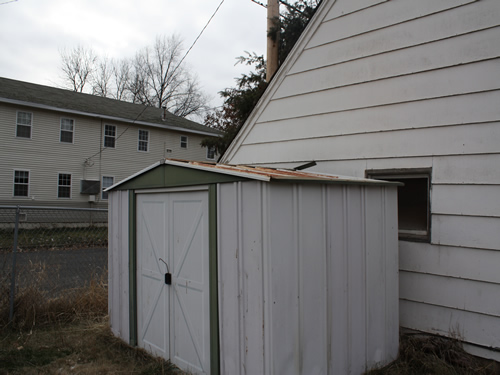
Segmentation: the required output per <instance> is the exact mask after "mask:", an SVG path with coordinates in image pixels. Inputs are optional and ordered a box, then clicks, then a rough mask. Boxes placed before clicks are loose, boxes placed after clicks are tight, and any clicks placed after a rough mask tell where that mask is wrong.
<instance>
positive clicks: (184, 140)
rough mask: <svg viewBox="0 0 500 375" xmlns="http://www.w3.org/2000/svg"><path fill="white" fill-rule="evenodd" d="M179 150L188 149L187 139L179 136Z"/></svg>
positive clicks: (184, 136)
mask: <svg viewBox="0 0 500 375" xmlns="http://www.w3.org/2000/svg"><path fill="white" fill-rule="evenodd" d="M181 148H188V137H187V136H186V135H181Z"/></svg>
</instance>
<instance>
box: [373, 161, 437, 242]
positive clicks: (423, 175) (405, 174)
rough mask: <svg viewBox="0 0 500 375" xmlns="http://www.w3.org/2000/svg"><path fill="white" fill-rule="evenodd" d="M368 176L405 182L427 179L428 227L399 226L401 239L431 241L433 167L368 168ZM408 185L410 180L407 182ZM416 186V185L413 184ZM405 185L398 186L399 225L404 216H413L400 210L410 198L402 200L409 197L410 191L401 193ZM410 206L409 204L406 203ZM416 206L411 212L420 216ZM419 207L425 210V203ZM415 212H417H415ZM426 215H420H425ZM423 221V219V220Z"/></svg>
mask: <svg viewBox="0 0 500 375" xmlns="http://www.w3.org/2000/svg"><path fill="white" fill-rule="evenodd" d="M366 177H368V178H375V179H378V180H387V181H398V182H403V183H404V182H405V181H409V180H416V179H419V180H423V179H426V180H427V191H426V202H425V204H426V213H425V214H426V229H425V230H423V229H421V228H418V229H417V228H398V232H399V239H400V240H404V241H415V242H430V241H431V218H432V211H431V189H432V169H431V168H414V169H382V170H376V169H374V170H367V171H366ZM407 185H408V182H407ZM413 186H415V185H413ZM403 188H404V186H400V187H398V220H399V225H400V223H401V220H405V219H404V218H405V217H406V218H408V217H412V216H411V215H404V214H402V213H401V212H400V210H401V209H402V208H403V207H405V206H403V205H404V204H405V203H407V202H408V200H406V201H405V200H402V199H407V197H408V196H409V195H408V191H407V193H406V195H404V194H402V193H401V190H400V189H403ZM420 195H421V196H420V197H419V198H422V196H423V194H420ZM411 196H412V197H413V196H414V195H411ZM417 202H418V200H417ZM406 207H407V208H408V205H406ZM414 207H415V206H414V205H412V206H411V211H410V212H411V213H412V215H413V217H419V215H418V214H419V212H418V211H419V210H418V209H417V210H416V211H415V208H414ZM417 207H419V208H420V209H421V210H422V211H423V204H422V205H420V206H417ZM414 213H415V214H414ZM423 216H424V215H420V217H423ZM422 221H423V220H422Z"/></svg>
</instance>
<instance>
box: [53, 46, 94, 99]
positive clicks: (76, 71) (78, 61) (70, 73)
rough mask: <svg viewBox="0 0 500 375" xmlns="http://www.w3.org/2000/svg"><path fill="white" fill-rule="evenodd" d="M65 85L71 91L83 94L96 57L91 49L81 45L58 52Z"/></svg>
mask: <svg viewBox="0 0 500 375" xmlns="http://www.w3.org/2000/svg"><path fill="white" fill-rule="evenodd" d="M59 53H60V55H61V60H62V66H61V68H62V71H63V74H64V77H63V79H64V82H65V85H66V86H68V87H70V88H71V89H72V90H73V91H77V92H83V91H84V88H85V86H86V85H87V84H88V83H89V81H90V80H91V77H92V74H93V73H94V71H95V63H96V60H97V56H96V55H95V53H94V51H93V50H92V49H91V48H85V47H83V46H81V45H79V46H77V47H76V48H74V49H72V50H69V51H68V50H66V49H63V50H61V51H60V52H59Z"/></svg>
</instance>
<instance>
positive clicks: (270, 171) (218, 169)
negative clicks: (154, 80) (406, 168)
mask: <svg viewBox="0 0 500 375" xmlns="http://www.w3.org/2000/svg"><path fill="white" fill-rule="evenodd" d="M164 164H166V165H172V166H176V167H182V168H190V169H196V170H201V171H206V172H212V173H219V174H225V175H230V176H235V177H242V178H247V179H249V180H257V181H265V182H269V181H272V180H274V181H289V182H317V183H340V184H360V185H394V186H398V185H400V184H399V183H398V182H390V181H381V180H372V179H368V178H359V177H349V176H341V175H332V174H326V173H317V172H303V171H296V170H290V169H279V168H267V167H254V166H247V165H230V164H218V163H208V162H198V161H189V160H182V159H165V160H161V161H158V162H156V163H154V164H152V165H150V166H149V167H147V168H144V169H143V170H141V171H139V172H137V173H134V174H133V175H131V176H129V177H127V178H125V179H124V180H122V181H120V182H118V183H116V184H114V185H112V186H110V187H109V188H107V189H106V190H105V191H111V190H113V189H115V188H117V187H118V186H120V185H122V184H124V183H126V182H128V181H130V180H132V179H134V178H136V177H138V176H140V175H142V174H144V173H146V172H148V171H150V170H153V169H155V168H157V167H159V166H161V165H164Z"/></svg>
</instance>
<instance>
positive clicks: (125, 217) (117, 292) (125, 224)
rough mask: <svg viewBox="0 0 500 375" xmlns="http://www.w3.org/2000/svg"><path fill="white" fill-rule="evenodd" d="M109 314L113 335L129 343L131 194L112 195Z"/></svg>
mask: <svg viewBox="0 0 500 375" xmlns="http://www.w3.org/2000/svg"><path fill="white" fill-rule="evenodd" d="M109 223H110V225H109V231H108V233H109V239H108V243H109V246H108V314H109V323H110V326H111V330H112V331H113V334H114V335H115V336H117V337H119V338H121V339H122V340H124V341H125V342H127V343H128V342H129V341H130V318H129V311H130V308H129V305H130V303H129V282H130V279H129V278H130V275H129V192H128V191H121V190H116V191H114V192H112V193H110V194H109Z"/></svg>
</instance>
